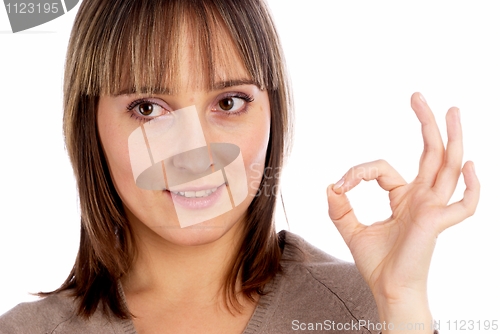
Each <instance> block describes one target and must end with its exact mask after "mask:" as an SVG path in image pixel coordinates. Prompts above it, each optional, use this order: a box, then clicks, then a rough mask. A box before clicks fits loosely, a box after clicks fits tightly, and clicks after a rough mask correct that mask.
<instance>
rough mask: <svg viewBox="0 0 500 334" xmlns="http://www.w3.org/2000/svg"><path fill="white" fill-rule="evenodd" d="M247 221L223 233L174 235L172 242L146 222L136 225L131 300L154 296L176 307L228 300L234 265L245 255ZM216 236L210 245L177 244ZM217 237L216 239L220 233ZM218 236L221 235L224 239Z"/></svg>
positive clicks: (126, 286) (129, 282)
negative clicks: (241, 252) (243, 241)
mask: <svg viewBox="0 0 500 334" xmlns="http://www.w3.org/2000/svg"><path fill="white" fill-rule="evenodd" d="M242 227H243V222H242V221H239V222H238V223H236V224H234V225H233V226H232V227H231V228H230V229H229V230H227V231H225V233H223V232H221V231H218V232H217V231H215V232H214V231H207V232H204V231H202V232H200V231H197V232H193V231H188V230H184V231H181V230H177V231H170V232H169V233H170V234H169V235H170V236H171V235H172V234H177V235H178V236H179V235H182V237H181V238H177V239H175V238H166V237H165V234H163V233H162V235H160V233H158V231H153V230H151V229H149V228H148V227H146V226H145V225H144V224H142V223H140V222H139V223H137V222H136V224H132V228H133V230H134V231H133V233H134V236H135V241H136V247H137V258H136V260H135V262H134V263H133V265H132V267H131V270H130V272H129V273H128V274H127V275H126V277H125V278H124V279H123V282H122V283H123V286H124V290H125V291H126V294H127V295H149V296H152V297H154V298H155V299H159V298H161V300H162V301H163V302H164V303H165V304H168V305H172V306H173V307H182V306H183V305H185V306H188V307H193V306H197V307H209V306H211V305H221V302H222V301H224V300H225V297H226V294H225V292H224V283H225V279H226V275H227V273H228V270H229V269H230V265H231V264H232V261H233V259H234V256H235V255H236V252H238V251H239V245H240V240H241V237H242ZM200 233H207V234H210V233H212V234H213V235H212V236H210V237H208V238H207V237H205V241H204V242H197V243H196V242H195V243H194V244H189V243H188V244H186V243H176V242H172V240H169V239H173V240H174V241H175V240H186V236H188V237H189V236H192V235H195V234H196V236H197V237H196V238H192V239H194V240H201V239H204V237H203V236H202V237H200ZM214 233H215V234H214ZM217 233H219V234H221V235H220V237H218V236H217Z"/></svg>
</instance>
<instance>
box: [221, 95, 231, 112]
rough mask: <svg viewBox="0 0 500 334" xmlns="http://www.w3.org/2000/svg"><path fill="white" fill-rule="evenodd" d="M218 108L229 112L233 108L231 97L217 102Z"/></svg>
mask: <svg viewBox="0 0 500 334" xmlns="http://www.w3.org/2000/svg"><path fill="white" fill-rule="evenodd" d="M219 107H220V108H221V109H222V110H224V111H229V110H231V109H232V108H233V107H234V100H233V98H231V97H228V98H225V99H222V100H220V101H219Z"/></svg>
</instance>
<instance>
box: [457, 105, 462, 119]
mask: <svg viewBox="0 0 500 334" xmlns="http://www.w3.org/2000/svg"><path fill="white" fill-rule="evenodd" d="M457 116H458V120H459V121H461V119H460V109H458V108H457Z"/></svg>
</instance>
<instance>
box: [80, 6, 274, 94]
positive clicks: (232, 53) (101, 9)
mask: <svg viewBox="0 0 500 334" xmlns="http://www.w3.org/2000/svg"><path fill="white" fill-rule="evenodd" d="M103 2H104V3H106V4H104V5H103V4H102V3H103ZM88 3H90V2H87V4H88ZM96 3H98V4H96ZM99 3H100V4H99ZM93 6H95V7H96V8H94V11H95V16H94V21H95V24H92V26H91V27H92V28H91V29H90V30H89V31H88V32H87V34H83V36H80V38H82V39H83V40H81V41H79V42H81V43H82V44H83V45H81V46H82V51H83V52H87V53H88V52H91V53H92V55H90V56H89V55H88V54H87V56H83V57H82V58H81V59H82V60H84V61H83V63H80V64H79V66H80V68H79V69H78V71H77V72H79V73H82V72H83V73H86V75H83V77H82V78H80V79H82V81H80V82H81V83H82V86H81V92H82V93H83V94H85V95H94V96H95V95H97V96H99V95H120V94H129V93H144V94H174V93H176V92H178V91H179V90H180V89H182V88H183V87H185V86H183V85H186V84H188V85H189V87H190V88H194V89H202V90H212V89H220V88H221V83H222V88H223V86H228V85H231V81H232V80H237V81H238V82H251V83H253V84H255V85H257V86H258V87H259V88H260V89H276V87H277V86H278V74H277V73H273V71H271V70H270V69H272V68H280V65H281V64H279V62H280V61H281V60H280V59H279V54H278V55H276V54H275V52H273V51H275V47H273V46H272V45H266V43H265V42H264V43H263V41H270V40H274V36H267V38H266V36H264V38H263V36H262V34H269V31H271V32H274V29H264V30H262V25H263V24H265V23H266V20H267V19H266V17H265V15H267V14H266V13H263V12H259V11H257V12H256V10H255V9H256V8H258V6H257V7H256V8H250V9H249V8H248V7H249V6H250V7H252V6H255V4H254V3H253V1H248V2H246V1H241V0H240V1H237V0H234V1H220V2H219V1H214V2H211V1H197V0H191V1H186V0H178V1H151V0H147V1H144V0H141V1H135V0H128V1H102V2H100V1H96V2H94V5H93ZM236 14H237V15H236ZM93 30H95V31H93ZM76 42H77V43H78V41H76ZM182 51H184V52H182ZM186 51H187V52H188V53H187V54H186ZM186 56H188V59H185V57H186ZM187 61H188V62H189V66H188V71H189V73H181V63H182V62H187ZM77 66H78V65H77ZM82 67H83V68H82ZM184 68H186V67H184ZM242 68H243V72H242ZM186 74H187V75H186ZM181 80H184V81H183V82H181ZM186 80H188V81H187V82H186ZM228 81H229V82H228Z"/></svg>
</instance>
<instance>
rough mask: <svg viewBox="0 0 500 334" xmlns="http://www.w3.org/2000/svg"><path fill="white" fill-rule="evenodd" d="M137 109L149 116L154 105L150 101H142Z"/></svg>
mask: <svg viewBox="0 0 500 334" xmlns="http://www.w3.org/2000/svg"><path fill="white" fill-rule="evenodd" d="M137 109H138V110H139V112H140V113H141V115H144V116H149V115H151V114H152V113H153V110H154V106H153V104H152V103H149V102H144V103H141V104H139V106H138V108H137Z"/></svg>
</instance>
